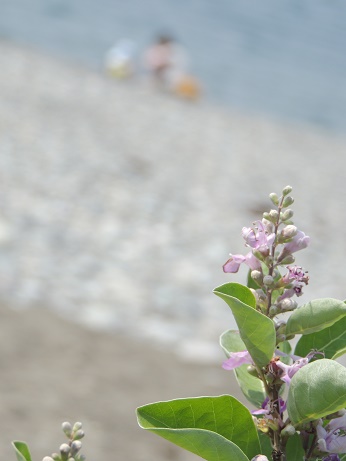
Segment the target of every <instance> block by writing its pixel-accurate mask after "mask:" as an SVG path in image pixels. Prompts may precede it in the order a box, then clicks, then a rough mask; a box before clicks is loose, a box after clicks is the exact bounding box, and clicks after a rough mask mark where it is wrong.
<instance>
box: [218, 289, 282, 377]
mask: <svg viewBox="0 0 346 461" xmlns="http://www.w3.org/2000/svg"><path fill="white" fill-rule="evenodd" d="M214 293H215V294H216V295H217V296H219V297H220V298H222V299H223V300H224V301H226V303H227V304H228V305H229V307H230V308H231V309H232V312H233V315H234V318H235V320H236V322H237V325H238V328H239V332H240V336H241V339H242V340H243V341H244V343H245V346H246V349H247V350H248V351H249V353H250V355H251V357H252V359H253V361H254V363H255V364H256V365H258V366H259V367H260V368H262V367H265V366H266V365H267V364H268V363H269V362H270V360H271V359H272V357H273V353H274V349H275V342H276V335H275V328H274V324H273V321H272V320H270V319H269V318H268V317H266V316H265V315H263V314H261V313H260V312H258V311H256V309H254V308H255V306H256V300H255V298H254V296H253V294H252V292H251V291H250V290H249V288H247V287H245V286H243V285H240V284H238V283H226V284H224V285H221V286H220V287H217V288H215V290H214Z"/></svg>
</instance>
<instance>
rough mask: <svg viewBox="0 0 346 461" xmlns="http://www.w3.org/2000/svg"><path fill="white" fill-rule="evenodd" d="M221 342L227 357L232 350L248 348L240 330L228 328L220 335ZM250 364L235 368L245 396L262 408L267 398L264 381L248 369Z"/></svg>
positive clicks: (238, 350) (237, 350)
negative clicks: (251, 373)
mask: <svg viewBox="0 0 346 461" xmlns="http://www.w3.org/2000/svg"><path fill="white" fill-rule="evenodd" d="M220 344H221V347H222V349H223V350H224V351H225V354H226V355H227V357H229V356H230V353H231V352H240V351H243V350H245V349H246V346H245V344H244V343H243V341H242V339H241V338H240V335H239V331H236V330H228V331H225V332H224V333H223V334H222V335H221V336H220ZM247 367H248V365H242V366H240V367H238V368H236V369H235V370H234V373H235V376H236V378H237V381H238V384H239V387H240V389H241V391H242V392H243V394H244V395H245V397H246V398H247V399H248V401H249V402H251V403H252V404H253V405H254V406H255V407H256V408H261V405H262V403H263V402H264V400H265V398H266V394H265V391H264V386H263V383H262V381H261V380H260V379H259V378H256V377H255V376H252V375H250V374H249V373H248V371H247Z"/></svg>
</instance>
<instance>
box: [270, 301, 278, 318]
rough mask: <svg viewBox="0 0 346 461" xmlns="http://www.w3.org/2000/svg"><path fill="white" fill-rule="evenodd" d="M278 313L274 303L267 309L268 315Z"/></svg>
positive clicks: (273, 315)
mask: <svg viewBox="0 0 346 461" xmlns="http://www.w3.org/2000/svg"><path fill="white" fill-rule="evenodd" d="M277 313H278V308H277V306H275V304H273V305H272V306H270V309H269V316H270V317H275V315H276V314H277Z"/></svg>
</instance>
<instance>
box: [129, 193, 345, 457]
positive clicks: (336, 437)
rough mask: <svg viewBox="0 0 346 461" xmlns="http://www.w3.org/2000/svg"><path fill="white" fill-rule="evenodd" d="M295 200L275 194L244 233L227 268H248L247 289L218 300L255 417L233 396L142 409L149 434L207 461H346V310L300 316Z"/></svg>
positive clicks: (228, 363) (313, 308) (328, 307)
mask: <svg viewBox="0 0 346 461" xmlns="http://www.w3.org/2000/svg"><path fill="white" fill-rule="evenodd" d="M291 190H292V188H291V187H290V186H287V187H285V188H284V189H283V191H282V195H281V196H280V197H278V196H277V194H275V193H272V194H270V199H271V201H272V203H273V205H274V206H275V208H274V209H272V210H270V211H269V212H268V213H264V214H263V218H262V219H261V220H258V221H256V222H255V223H254V225H253V227H244V228H243V230H242V236H243V238H244V240H245V245H246V247H247V248H248V250H249V251H248V252H247V253H246V254H245V255H241V254H231V255H230V256H231V257H230V259H228V261H227V262H226V263H225V264H224V266H223V270H224V272H226V273H231V274H233V273H236V272H237V271H238V269H239V267H240V265H241V264H245V265H247V266H248V267H249V273H248V280H247V286H245V285H241V284H239V283H234V282H230V283H226V284H224V285H221V286H219V287H217V288H215V290H214V293H215V294H216V295H217V296H219V297H220V298H221V299H223V300H224V301H225V302H226V303H227V304H228V306H229V307H230V309H231V311H232V313H233V316H234V318H235V321H236V323H237V326H238V330H228V331H226V332H225V333H223V334H222V335H221V339H220V344H221V347H222V349H223V350H224V352H225V353H226V356H227V360H225V362H224V363H223V368H224V369H225V370H234V372H235V375H236V378H237V381H238V383H239V386H240V389H241V391H242V392H243V394H244V396H245V397H246V399H247V400H248V401H249V402H250V403H251V404H252V405H253V406H255V408H256V410H253V411H251V412H250V411H249V410H248V409H247V408H246V407H245V406H244V405H243V404H242V403H241V402H239V401H238V400H237V399H236V398H234V397H232V396H230V395H222V396H219V397H197V398H188V399H178V400H172V401H168V402H157V403H153V404H149V405H145V406H142V407H140V408H138V409H137V417H138V422H139V425H140V426H141V427H142V428H144V429H147V430H149V431H152V432H154V433H156V434H158V435H160V436H162V437H164V438H166V439H167V440H169V441H171V442H173V443H175V444H177V445H179V446H181V447H182V448H185V449H187V450H189V451H191V452H193V453H195V454H197V455H198V456H200V457H201V458H204V459H207V460H209V461H249V460H252V461H255V460H257V461H268V460H269V459H270V460H272V461H302V460H304V461H308V460H315V461H316V460H323V461H338V460H344V461H345V460H346V410H345V407H346V369H345V367H343V366H342V365H341V364H339V363H338V362H336V361H335V359H336V358H338V357H340V356H341V355H342V354H344V353H345V352H346V345H345V339H346V304H345V302H344V301H340V300H337V299H333V298H325V299H316V300H313V301H310V302H308V303H306V304H304V305H302V306H298V299H299V297H300V296H301V295H302V290H303V289H304V287H305V286H306V285H307V284H308V282H309V276H308V275H307V272H306V271H304V270H303V268H302V267H300V266H298V265H296V264H295V256H294V254H295V253H296V252H298V251H299V250H302V249H304V248H306V247H307V246H308V244H309V242H310V238H309V237H308V236H307V235H305V233H304V232H302V231H300V230H298V229H297V227H296V226H295V225H294V224H293V222H292V217H293V211H292V210H291V209H290V208H289V207H290V206H291V205H292V203H293V198H292V197H291V195H290V193H291ZM292 340H294V341H292ZM293 345H294V347H293Z"/></svg>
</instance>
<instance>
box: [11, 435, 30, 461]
mask: <svg viewBox="0 0 346 461" xmlns="http://www.w3.org/2000/svg"><path fill="white" fill-rule="evenodd" d="M12 446H13V448H14V450H15V452H16V456H17V461H31V455H30V451H29V447H28V446H27V444H26V443H25V442H19V441H18V440H15V441H14V442H12Z"/></svg>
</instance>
